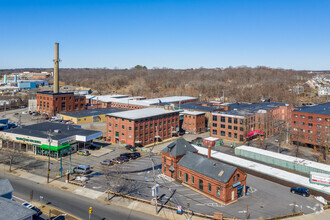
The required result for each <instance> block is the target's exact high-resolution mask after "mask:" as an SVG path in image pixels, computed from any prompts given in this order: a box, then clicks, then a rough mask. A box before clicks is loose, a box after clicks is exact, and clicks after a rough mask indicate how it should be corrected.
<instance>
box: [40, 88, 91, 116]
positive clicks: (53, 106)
mask: <svg viewBox="0 0 330 220" xmlns="http://www.w3.org/2000/svg"><path fill="white" fill-rule="evenodd" d="M85 102H86V101H85V97H84V96H75V95H74V94H73V93H53V92H38V93H37V111H38V112H40V113H45V114H48V115H49V116H55V115H56V114H57V113H61V112H72V111H81V110H85Z"/></svg>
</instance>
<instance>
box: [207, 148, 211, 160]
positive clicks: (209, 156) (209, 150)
mask: <svg viewBox="0 0 330 220" xmlns="http://www.w3.org/2000/svg"><path fill="white" fill-rule="evenodd" d="M207 158H209V159H210V158H211V146H209V147H208V149H207Z"/></svg>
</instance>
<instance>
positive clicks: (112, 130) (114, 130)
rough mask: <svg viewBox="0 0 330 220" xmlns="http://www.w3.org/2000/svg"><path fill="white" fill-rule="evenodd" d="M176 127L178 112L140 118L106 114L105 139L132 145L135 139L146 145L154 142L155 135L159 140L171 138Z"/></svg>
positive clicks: (177, 125) (177, 124)
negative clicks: (132, 118)
mask: <svg viewBox="0 0 330 220" xmlns="http://www.w3.org/2000/svg"><path fill="white" fill-rule="evenodd" d="M164 116H165V117H164ZM156 118H157V119H156ZM178 127H179V113H178V112H175V113H169V114H167V115H162V116H161V117H160V116H154V117H150V118H144V119H140V120H129V119H122V118H116V117H111V116H107V139H108V141H110V142H112V143H116V142H121V144H130V145H133V146H134V145H136V144H135V143H136V141H140V142H141V144H142V145H148V144H152V143H154V142H155V136H160V140H166V139H168V138H171V137H172V131H175V130H176V129H177V128H178Z"/></svg>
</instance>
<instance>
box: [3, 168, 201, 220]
mask: <svg viewBox="0 0 330 220" xmlns="http://www.w3.org/2000/svg"><path fill="white" fill-rule="evenodd" d="M3 169H5V172H6V173H7V170H8V167H7V166H3V165H1V166H0V170H1V171H0V172H4V171H3ZM10 174H12V175H16V176H19V177H21V178H23V179H27V180H30V181H33V182H36V183H41V184H47V183H46V182H47V180H46V178H45V177H41V176H38V175H35V174H31V173H27V172H26V171H24V170H20V169H16V170H14V172H11V173H10ZM47 185H48V186H51V187H53V188H57V189H59V190H63V191H67V192H71V193H74V194H77V195H80V196H84V197H86V198H88V199H93V200H97V201H98V202H101V203H102V204H104V205H105V206H106V205H109V204H110V205H116V206H121V207H124V208H127V209H133V210H135V211H138V212H143V213H146V214H149V215H156V213H155V206H153V205H150V204H146V203H142V202H139V201H133V200H130V199H126V198H122V197H113V198H112V199H111V200H109V201H107V194H106V193H105V192H100V191H96V190H92V189H88V188H84V187H80V186H76V185H72V184H69V183H65V182H62V181H59V180H53V179H51V180H50V183H48V184H47ZM36 204H38V203H36ZM38 205H40V206H37V207H38V208H39V207H41V210H42V211H43V212H44V213H45V214H46V215H47V214H48V213H49V209H52V210H53V209H54V208H53V207H51V206H47V205H45V204H38ZM159 209H160V207H158V210H159ZM56 213H59V214H61V213H66V212H64V211H62V210H59V209H57V212H56ZM66 214H69V213H66ZM71 216H72V215H71ZM156 216H157V217H160V218H164V219H170V220H174V219H175V220H185V219H186V216H185V215H178V214H176V211H175V210H171V209H166V208H162V209H161V210H160V212H159V213H158V214H157V215H156ZM72 217H73V218H72V219H79V218H77V217H74V216H72ZM191 219H196V220H198V219H205V218H201V217H197V216H193V217H191Z"/></svg>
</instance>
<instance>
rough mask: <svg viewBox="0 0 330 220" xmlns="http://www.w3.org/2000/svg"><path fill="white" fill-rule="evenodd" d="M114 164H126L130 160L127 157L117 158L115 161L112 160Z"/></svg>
mask: <svg viewBox="0 0 330 220" xmlns="http://www.w3.org/2000/svg"><path fill="white" fill-rule="evenodd" d="M112 161H113V162H114V163H118V164H121V163H124V162H127V161H129V159H128V158H127V157H123V156H121V157H116V158H115V159H113V160H112Z"/></svg>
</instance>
